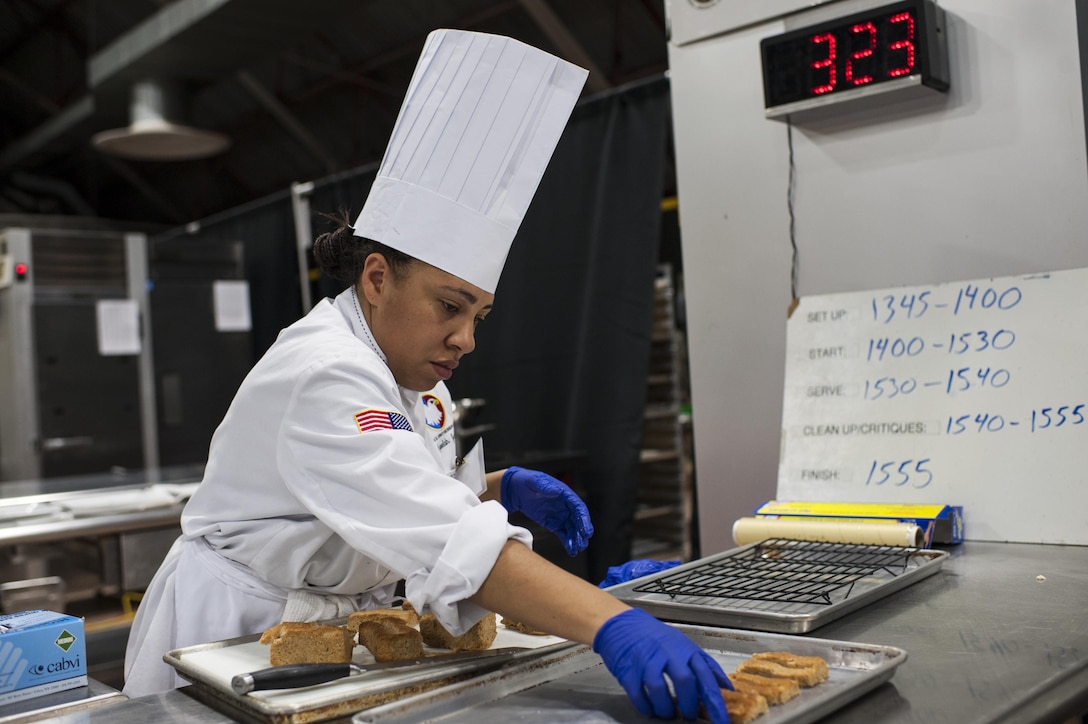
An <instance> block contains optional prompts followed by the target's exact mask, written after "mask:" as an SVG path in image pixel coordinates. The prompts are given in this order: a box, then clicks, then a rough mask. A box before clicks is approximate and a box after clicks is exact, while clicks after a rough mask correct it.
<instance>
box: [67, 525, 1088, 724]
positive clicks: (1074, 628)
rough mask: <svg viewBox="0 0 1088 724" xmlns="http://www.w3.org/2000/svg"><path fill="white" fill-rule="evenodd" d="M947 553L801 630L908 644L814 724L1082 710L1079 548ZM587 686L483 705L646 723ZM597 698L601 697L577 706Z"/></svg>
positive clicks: (138, 705) (150, 711)
mask: <svg viewBox="0 0 1088 724" xmlns="http://www.w3.org/2000/svg"><path fill="white" fill-rule="evenodd" d="M953 553H954V554H953V556H952V557H951V558H950V559H949V560H948V561H947V562H946V563H945V565H944V568H943V569H942V570H941V571H940V572H939V573H938V574H937V575H935V576H931V577H930V578H926V579H924V580H922V581H919V582H918V583H916V584H914V585H912V586H910V587H908V588H906V589H905V590H903V591H900V592H898V593H896V594H894V595H892V596H890V597H888V598H886V599H883V600H880V601H877V602H875V603H873V604H871V605H869V606H867V607H865V608H863V609H862V610H860V611H858V612H856V613H853V614H850V615H849V616H847V617H846V618H843V619H840V620H838V621H833V622H831V623H829V624H827V625H826V626H822V627H820V628H818V629H816V630H815V631H813V632H812V633H811V634H808V635H809V636H813V637H819V638H827V639H839V640H848V641H859V642H865V643H873V644H885V645H891V646H897V647H900V648H903V649H906V650H907V652H908V659H907V661H906V663H904V664H903V665H901V666H900V667H899V668H898V669H897V670H896V673H895V675H894V676H893V677H892V679H891V681H890V682H888V683H887V684H884V685H882V686H880V687H879V688H877V689H876V690H874V691H873V692H871V693H869V694H867V695H866V696H865V697H864V698H862V699H859V700H857V701H856V702H854V703H852V704H849V705H847V706H846V707H845V708H843V709H841V710H839V711H838V712H836V713H835V714H833V715H831V716H830V717H828V718H827V719H825V720H823V721H826V722H832V723H834V724H861V723H862V722H865V723H866V724H868V723H869V722H874V721H879V722H882V723H883V722H904V723H906V722H909V723H910V724H919V723H922V722H950V723H955V724H960V723H962V722H978V723H982V722H986V723H987V724H989V723H991V722H1040V723H1041V722H1062V721H1066V720H1068V719H1069V718H1071V717H1079V716H1081V715H1083V714H1085V713H1086V712H1088V547H1073V546H1070V547H1066V546H1052V545H1021V544H1002V543H966V544H964V545H962V546H959V547H957V548H956V549H954V551H953ZM1040 576H1041V577H1043V578H1045V580H1041V579H1039V577H1040ZM591 678H592V677H587V680H589V679H591ZM598 683H599V682H598ZM575 685H576V686H577V682H576V684H575ZM586 687H587V689H586V691H585V692H578V691H571V690H570V687H569V686H568V687H567V690H566V691H555V692H554V694H553V692H551V691H549V687H548V686H547V685H544V686H542V687H537V688H536V689H533V690H531V691H530V692H526V693H524V694H520V695H514V696H512V697H509V698H508V699H505V700H500V701H499V702H496V703H494V704H492V705H490V706H492V707H498V708H499V709H501V708H502V707H504V706H509V707H511V708H513V707H515V706H516V707H517V711H518V714H519V716H522V717H524V716H525V714H526V712H527V711H531V710H532V709H531V708H527V704H528V705H531V706H535V707H536V709H537V710H538V711H539V712H540V715H539V717H538V720H539V721H542V722H543V721H578V720H583V721H585V720H591V721H597V722H606V721H649V720H644V719H642V718H641V717H639V716H638V715H637V714H636V713H635V711H634V709H633V708H631V707H630V706H629V705H627V704H624V703H623V702H622V700H620V701H618V702H617V701H616V700H615V697H623V694H622V692H621V690H620V689H619V686H618V685H614V690H611V691H610V690H608V689H603V690H602V687H600V686H597V685H593V684H592V681H590V683H589V684H586ZM191 688H192V687H187V689H191ZM602 696H603V697H605V698H606V699H607V701H608V704H607V706H603V707H599V708H597V709H596V710H595V711H592V712H591V711H586V710H585V709H584V708H583V709H578V708H577V707H578V706H579V705H580V706H582V707H585V706H592V703H591V702H593V701H594V700H595V699H596V700H600V699H601V697H602ZM545 700H546V701H547V705H546V706H541V705H540V704H539V702H541V701H545ZM587 702H589V703H587ZM628 715H629V717H628ZM528 718H534V717H531V716H530V717H528ZM450 720H451V721H466V722H467V721H478V720H479V718H478V717H477V716H476V715H474V714H472V713H465V714H463V715H458V716H454V717H453V718H452V719H450ZM62 721H63V720H62ZM79 721H81V722H86V721H90V722H111V723H112V722H127V721H133V722H137V721H139V722H141V724H142V722H147V721H155V722H159V721H164V722H182V721H192V722H225V721H230V719H228V718H227V717H225V716H223V715H221V714H219V713H218V712H216V711H215V710H213V709H208V708H206V707H204V706H203V705H202V704H200V703H198V702H197V701H195V700H193V699H192V698H190V697H188V696H187V695H186V693H185V691H184V690H178V691H174V692H170V693H169V694H164V695H160V696H156V697H145V698H142V699H136V700H133V701H126V702H123V703H119V704H115V705H112V706H109V707H105V708H100V709H97V710H92V711H89V712H84V713H83V715H82V717H81V718H80V719H79Z"/></svg>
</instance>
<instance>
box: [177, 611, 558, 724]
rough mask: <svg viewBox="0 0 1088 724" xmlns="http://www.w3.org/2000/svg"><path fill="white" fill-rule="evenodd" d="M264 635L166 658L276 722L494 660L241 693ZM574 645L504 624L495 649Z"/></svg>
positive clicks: (447, 678)
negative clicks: (235, 685)
mask: <svg viewBox="0 0 1088 724" xmlns="http://www.w3.org/2000/svg"><path fill="white" fill-rule="evenodd" d="M330 623H338V624H339V623H343V621H342V620H341V621H333V622H330ZM259 638H260V637H259V636H258V635H253V636H242V637H239V638H236V639H229V640H227V641H219V642H215V643H208V644H199V645H196V646H189V647H185V648H181V649H175V650H173V651H170V652H169V653H167V654H166V655H165V656H164V657H163V660H164V661H166V663H168V664H170V665H171V666H173V667H174V668H175V669H176V670H177V672H178V674H179V675H180V676H182V677H183V678H185V679H186V680H188V681H191V682H192V683H193V684H194V685H195V686H196V687H197V688H199V689H200V690H201V693H202V694H204V695H205V696H204V697H203V699H204V700H205V701H206V703H208V704H209V706H212V707H213V708H216V709H218V710H220V711H223V712H225V713H227V714H228V715H231V716H235V717H237V718H241V719H244V720H248V721H257V722H270V723H272V724H303V723H305V722H319V721H324V720H327V719H332V718H335V717H346V716H350V715H351V714H353V713H354V712H357V711H359V710H361V709H365V708H366V707H369V706H374V705H377V704H381V703H385V702H388V701H393V700H396V699H399V698H402V697H405V696H410V695H412V694H416V693H419V692H423V691H429V690H431V689H435V688H438V687H441V686H445V685H448V684H450V683H452V682H456V681H460V680H462V679H465V678H466V677H469V676H472V675H473V673H474V672H475V671H478V670H479V668H478V667H479V665H481V664H482V665H484V666H485V667H488V666H492V665H493V662H488V660H486V659H484V660H482V661H481V662H474V661H471V660H470V661H462V662H454V663H449V664H442V665H438V664H432V663H428V664H421V665H420V666H418V667H409V668H404V669H394V670H389V671H378V672H374V673H372V674H361V675H358V676H351V677H347V678H344V679H339V680H337V681H333V682H328V683H326V684H319V685H317V686H308V687H303V688H297V689H278V690H267V691H255V692H251V693H249V694H246V695H239V694H237V693H235V692H234V690H233V689H232V688H231V679H232V678H233V677H234V676H235V675H236V674H242V673H247V672H250V671H256V670H259V669H263V668H266V667H268V665H269V662H268V646H266V645H264V644H261V643H259V642H258V639H259ZM574 645H575V644H572V643H570V642H568V641H566V640H565V639H561V638H559V637H556V636H530V635H527V634H523V633H519V632H517V631H512V630H510V629H507V628H506V627H504V626H503V625H502V624H501V623H500V624H499V626H498V635H497V636H496V637H495V641H494V643H493V644H492V646H491V648H495V649H499V648H506V647H518V646H520V647H524V648H525V652H524V654H515V655H514V658H513V659H512V660H508V661H518V660H519V659H520V658H531V657H536V656H538V655H540V654H542V653H545V652H548V651H552V650H559V649H563V648H570V647H573V646H574ZM427 651H428V652H431V653H440V652H442V651H443V650H434V649H429V648H428V649H427ZM352 660H353V661H354V662H355V663H357V664H360V665H364V664H368V663H373V661H374V658H373V656H371V654H370V652H369V651H367V649H366V648H365V647H363V646H356V647H355V651H354V654H353V656H352Z"/></svg>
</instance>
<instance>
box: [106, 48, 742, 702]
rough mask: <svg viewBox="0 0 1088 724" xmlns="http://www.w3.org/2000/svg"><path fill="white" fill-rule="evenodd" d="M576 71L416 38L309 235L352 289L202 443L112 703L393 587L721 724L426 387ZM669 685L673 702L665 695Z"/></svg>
mask: <svg viewBox="0 0 1088 724" xmlns="http://www.w3.org/2000/svg"><path fill="white" fill-rule="evenodd" d="M585 77H586V73H585V71H583V70H582V69H580V68H577V67H576V66H572V65H570V64H568V63H565V62H563V61H561V60H559V59H557V58H554V57H552V56H550V55H548V54H546V53H543V52H541V51H539V50H536V49H534V48H530V47H528V46H526V45H523V44H522V43H519V42H517V41H513V40H510V39H508V38H502V37H497V36H492V35H483V34H479V33H468V32H461V31H449V30H440V31H435V32H434V33H432V34H431V35H430V36H429V37H428V39H427V42H426V44H425V46H424V49H423V54H422V56H421V58H420V61H419V64H418V66H417V68H416V72H415V74H414V76H413V78H412V81H411V84H410V86H409V90H408V95H407V98H406V99H405V102H404V105H403V107H402V108H401V112H400V115H399V117H398V119H397V123H396V126H395V128H394V130H393V136H392V138H391V140H390V144H389V147H388V148H387V150H386V154H385V158H384V159H383V161H382V166H381V169H380V170H379V172H378V176H377V178H376V180H375V182H374V185H373V187H372V189H371V192H370V195H369V196H368V198H367V201H366V204H365V205H364V208H363V211H362V213H361V214H360V215H359V218H358V219H357V220H356V222H355V225H354V228H353V229H352V228H351V227H348V226H347V225H346V224H345V225H342V226H341V228H339V229H337V230H335V231H333V232H331V233H329V234H325V235H323V236H322V237H320V238H319V239H318V240H317V241H316V242H315V244H314V254H315V257H316V258H317V260H318V262H319V264H320V265H321V267H322V269H323V270H324V271H325V272H326V273H328V274H330V275H332V276H335V277H339V278H343V279H345V280H350V281H351V285H350V286H349V287H348V289H347V290H346V291H344V292H343V293H341V294H340V295H339V296H338V297H336V298H335V299H331V300H328V299H327V300H323V301H322V302H319V303H318V304H317V305H316V306H315V307H314V309H313V310H312V311H310V312H309V314H307V315H306V316H305V317H304V318H303V319H301V320H299V321H298V322H296V323H295V324H293V325H291V326H290V327H288V328H287V329H285V330H283V332H282V333H281V334H280V335H279V337H278V339H277V340H276V342H275V343H274V344H273V345H272V346H271V347H270V348H269V350H268V352H267V353H266V354H265V355H264V357H262V359H261V360H260V361H259V362H258V363H257V364H256V365H255V366H254V368H253V370H252V371H251V372H250V374H249V375H248V376H247V377H246V379H245V381H243V383H242V385H241V386H240V388H239V390H238V393H237V395H236V396H235V399H234V401H233V402H232V404H231V406H230V409H229V410H228V411H227V414H226V416H225V417H224V419H223V422H222V424H221V425H220V426H219V428H218V429H217V430H216V432H215V435H214V437H213V438H212V443H211V450H210V453H209V459H208V463H207V466H206V469H205V473H204V479H203V481H202V482H201V485H200V486H199V487H198V489H197V491H196V492H195V494H194V495H193V497H192V499H191V500H190V501H189V503H188V505H187V506H186V508H185V511H184V513H183V515H182V520H181V526H182V535H181V537H180V538H179V539H178V541H177V542H176V543H175V544H174V546H173V548H172V549H171V551H170V553H169V554H168V555H167V557H166V560H165V561H164V562H163V565H162V567H161V568H160V570H159V571H158V573H157V574H156V576H155V578H154V580H153V581H152V582H151V584H150V586H149V587H148V590H147V592H146V594H145V596H144V599H143V602H142V603H141V605H140V607H139V610H138V612H137V615H136V619H135V621H134V623H133V628H132V634H131V637H130V640H129V645H128V651H127V655H126V661H125V676H126V683H125V689H124V691H125V693H126V694H127V695H129V696H141V695H145V694H149V693H155V692H159V691H164V690H168V689H171V688H174V687H175V686H177V685H178V684H179V683H181V682H180V680H178V679H176V678H175V674H174V672H173V670H172V669H171V668H170V667H169V666H167V665H166V664H165V663H163V661H162V656H163V654H165V653H166V652H167V651H169V650H171V649H174V648H178V647H183V646H191V645H195V644H199V643H206V642H210V641H218V640H223V639H228V638H233V637H236V636H241V635H245V634H252V633H256V632H260V631H263V630H264V629H266V628H269V627H270V626H272V625H274V624H276V623H279V622H280V621H316V620H323V619H330V618H335V617H338V616H346V615H347V614H348V613H350V612H351V611H354V610H357V609H366V608H375V607H380V606H385V605H388V604H389V603H390V602H391V600H392V598H393V595H394V588H395V585H396V583H397V581H399V580H401V579H403V580H404V586H405V596H406V597H407V598H408V600H409V601H411V603H412V604H413V605H414V606H415V607H416V609H417V610H420V611H430V612H432V613H434V614H435V615H436V616H437V617H438V619H439V620H440V621H441V622H442V624H443V625H444V626H445V627H446V628H447V629H449V630H450V631H452V632H453V633H461V632H463V631H465V630H466V629H468V628H469V627H470V626H472V625H473V624H474V623H475V622H476V621H478V620H479V619H480V618H481V617H482V616H483V615H484V613H485V612H486V611H495V612H497V613H500V614H502V615H504V616H510V617H512V618H514V619H517V620H519V621H523V622H524V623H526V624H528V625H530V626H532V627H534V628H539V629H543V630H546V631H548V632H550V633H553V634H556V635H558V636H562V637H564V638H567V639H571V640H574V641H580V642H583V643H587V644H592V645H593V648H594V650H595V651H597V652H598V653H599V654H600V655H601V656H602V658H603V659H604V662H605V664H606V665H607V667H608V669H609V670H610V671H611V672H612V673H613V675H615V676H616V678H617V679H618V680H619V681H620V683H621V684H622V685H623V687H624V689H625V690H626V691H627V693H628V695H629V697H630V698H631V700H632V702H633V703H634V704H635V706H636V707H637V708H638V709H639V711H641V712H643V713H644V714H654V715H657V716H661V717H673V716H675V714H676V712H677V710H678V711H679V713H680V714H681V715H683V716H684V717H685V718H688V719H694V718H695V717H696V716H697V715H698V712H699V708H700V704H701V705H702V706H704V707H705V709H706V711H707V713H708V714H709V715H710V717H711V720H712V721H727V714H726V712H725V706H724V703H723V701H722V696H721V692H720V690H719V687H722V686H728V680H727V679H726V677H725V674H724V673H723V672H722V670H721V668H720V666H718V664H717V663H716V662H715V661H714V660H713V659H712V658H710V657H709V656H708V655H707V654H706V653H705V652H703V651H702V650H701V649H700V648H699V647H698V646H696V645H695V644H694V643H693V642H692V641H691V640H690V639H688V638H687V637H686V636H684V635H683V634H682V633H680V632H679V631H677V630H676V629H674V628H672V627H669V626H666V625H665V624H662V623H660V622H658V621H657V620H656V619H654V618H653V617H652V616H650V615H648V614H646V613H644V612H642V611H639V610H635V609H630V608H628V607H627V606H625V605H624V604H622V603H621V602H619V601H618V600H616V599H615V598H614V597H612V596H611V595H609V594H608V593H606V592H604V591H602V590H600V589H598V588H597V587H595V586H593V585H591V584H589V583H586V582H585V581H583V580H581V579H579V578H577V577H575V576H572V575H570V574H568V573H566V572H565V571H563V570H562V569H560V568H559V567H557V566H553V565H552V564H550V563H548V562H547V561H545V560H544V559H543V558H541V557H539V556H537V555H536V554H534V553H533V552H532V551H531V549H530V545H531V543H532V539H531V537H530V535H529V533H528V532H527V531H526V530H525V529H523V528H519V527H515V526H512V525H510V524H509V523H508V521H507V514H508V512H509V511H514V510H521V511H523V512H524V513H526V514H527V515H529V516H530V517H532V518H534V519H535V520H536V521H537V522H539V523H541V524H542V525H545V526H546V527H548V528H549V529H551V530H552V531H553V532H555V533H557V534H558V535H559V536H560V537H561V539H562V540H563V542H564V544H565V545H566V547H567V549H568V551H569V552H571V553H572V554H573V553H577V552H578V551H579V550H581V549H582V548H584V547H585V545H586V542H587V540H588V538H589V536H590V535H592V526H591V525H590V523H589V516H588V515H587V514H586V511H585V506H584V505H583V504H582V503H581V501H580V500H579V499H578V497H577V496H576V495H574V493H573V492H571V491H570V489H569V488H567V487H566V486H565V485H563V484H562V483H560V482H559V481H557V480H555V479H554V478H551V477H549V476H547V475H545V474H543V473H538V472H534V471H529V470H523V469H521V468H510V469H508V470H507V471H504V472H500V473H492V474H489V475H486V476H485V475H484V474H483V465H482V450H481V449H480V448H479V447H477V448H476V449H475V450H474V453H470V454H469V455H468V456H466V459H465V460H464V461H462V460H458V459H456V456H455V453H454V450H455V445H454V444H453V442H454V441H453V435H454V429H453V426H452V421H451V417H450V414H449V413H450V404H451V401H450V396H449V392H448V391H447V389H446V386H445V384H444V382H445V380H448V379H449V378H450V377H451V376H452V374H453V372H454V370H455V369H456V368H457V365H458V362H459V360H460V359H461V357H462V356H463V355H466V354H468V353H470V352H471V351H472V350H473V348H474V347H475V340H474V330H475V327H476V325H477V324H478V323H479V322H480V321H481V320H483V319H484V318H485V317H486V316H487V314H488V312H489V310H490V309H491V306H492V303H493V300H494V293H493V292H494V289H495V286H496V284H497V282H498V279H499V274H500V273H501V271H502V266H503V264H504V262H505V259H506V253H507V251H508V249H509V245H510V243H511V241H512V240H513V237H514V234H515V232H516V230H517V228H518V226H519V225H520V223H521V218H522V216H523V215H524V213H525V210H526V209H527V207H528V205H529V202H530V200H531V198H532V196H533V194H534V193H535V191H536V186H537V183H538V182H539V179H540V176H541V175H542V174H543V172H544V168H545V166H546V165H547V162H548V159H549V158H550V156H551V153H552V151H553V149H554V147H555V144H556V142H557V141H558V139H559V136H560V134H561V133H562V130H563V127H564V125H565V124H566V121H567V118H568V116H569V114H570V111H571V109H572V108H573V106H574V103H575V102H576V101H577V98H578V95H579V93H580V91H581V87H582V84H583V83H584V81H585ZM670 686H671V688H672V690H673V692H674V694H675V700H674V696H673V694H672V693H670Z"/></svg>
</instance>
